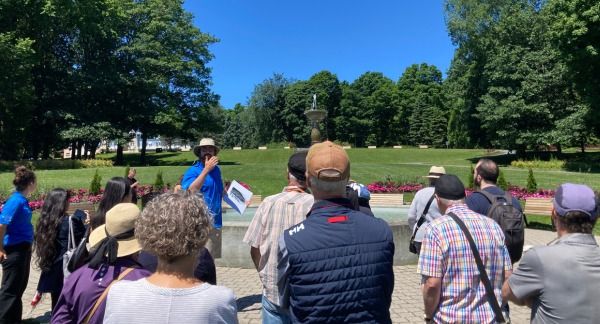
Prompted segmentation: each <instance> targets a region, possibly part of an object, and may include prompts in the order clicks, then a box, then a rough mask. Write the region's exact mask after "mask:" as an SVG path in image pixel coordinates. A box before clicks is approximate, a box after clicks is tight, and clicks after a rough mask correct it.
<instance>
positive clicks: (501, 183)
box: [496, 170, 508, 191]
mask: <svg viewBox="0 0 600 324" xmlns="http://www.w3.org/2000/svg"><path fill="white" fill-rule="evenodd" d="M496 184H497V185H498V187H500V189H502V190H504V191H506V190H508V183H507V182H506V179H505V178H504V172H502V170H500V174H499V175H498V181H497V183H496Z"/></svg>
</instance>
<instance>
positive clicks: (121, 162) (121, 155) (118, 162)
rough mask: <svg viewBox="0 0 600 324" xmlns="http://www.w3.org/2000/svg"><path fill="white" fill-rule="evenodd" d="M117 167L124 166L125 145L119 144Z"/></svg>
mask: <svg viewBox="0 0 600 324" xmlns="http://www.w3.org/2000/svg"><path fill="white" fill-rule="evenodd" d="M115 165H123V145H121V144H117V158H116V161H115Z"/></svg>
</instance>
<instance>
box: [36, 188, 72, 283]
mask: <svg viewBox="0 0 600 324" xmlns="http://www.w3.org/2000/svg"><path fill="white" fill-rule="evenodd" d="M68 207H69V194H68V193H67V191H66V190H65V189H61V188H56V189H52V191H50V193H49V194H48V195H47V196H46V199H45V200H44V205H43V206H42V213H41V215H40V221H39V223H38V225H37V228H36V230H35V247H34V249H35V254H36V263H37V266H38V267H39V268H40V269H41V270H42V271H48V270H50V268H51V267H52V264H53V263H54V260H55V259H56V257H57V255H56V254H57V253H58V252H59V251H58V246H57V244H56V236H57V235H58V226H59V224H60V222H61V221H62V218H63V217H64V216H65V215H66V212H67V208H68Z"/></svg>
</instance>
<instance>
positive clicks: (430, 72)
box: [394, 63, 447, 146]
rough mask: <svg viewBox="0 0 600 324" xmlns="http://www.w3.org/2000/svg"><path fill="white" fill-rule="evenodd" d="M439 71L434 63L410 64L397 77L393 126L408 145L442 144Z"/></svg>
mask: <svg viewBox="0 0 600 324" xmlns="http://www.w3.org/2000/svg"><path fill="white" fill-rule="evenodd" d="M442 91H443V87H442V72H440V70H439V69H438V68H437V67H435V66H434V65H428V64H426V63H422V64H413V65H411V66H409V67H408V68H406V70H405V71H404V73H403V74H402V76H401V77H400V79H399V80H398V93H399V99H398V107H399V110H398V114H397V115H396V118H395V123H394V124H395V125H396V126H395V129H396V130H397V132H398V134H397V137H398V139H399V140H400V141H402V142H404V143H408V144H412V145H415V144H427V145H434V146H442V145H443V144H444V142H445V140H446V132H447V114H446V108H445V107H444V104H443V102H444V98H443V92H442Z"/></svg>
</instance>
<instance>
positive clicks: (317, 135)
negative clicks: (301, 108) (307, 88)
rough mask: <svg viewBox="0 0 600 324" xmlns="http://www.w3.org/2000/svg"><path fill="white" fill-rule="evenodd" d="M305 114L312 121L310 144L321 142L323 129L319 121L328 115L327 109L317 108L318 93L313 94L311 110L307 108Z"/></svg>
mask: <svg viewBox="0 0 600 324" xmlns="http://www.w3.org/2000/svg"><path fill="white" fill-rule="evenodd" d="M304 115H306V118H308V120H310V122H311V127H312V129H311V131H310V144H311V145H312V144H315V143H319V142H321V131H320V130H319V123H320V122H321V121H323V119H325V117H327V111H325V110H320V109H317V95H316V94H314V95H313V101H312V105H311V107H310V109H309V110H307V111H306V112H305V113H304Z"/></svg>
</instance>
